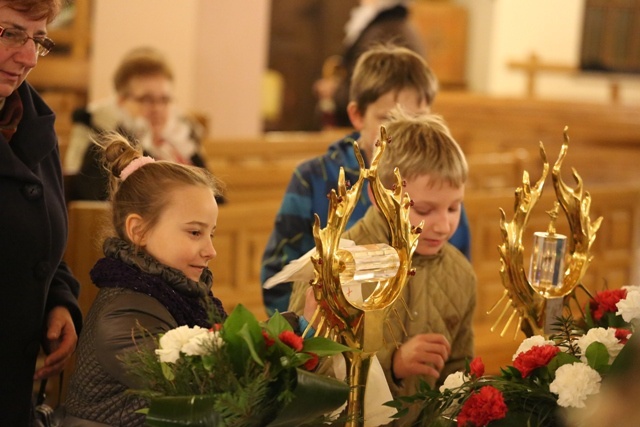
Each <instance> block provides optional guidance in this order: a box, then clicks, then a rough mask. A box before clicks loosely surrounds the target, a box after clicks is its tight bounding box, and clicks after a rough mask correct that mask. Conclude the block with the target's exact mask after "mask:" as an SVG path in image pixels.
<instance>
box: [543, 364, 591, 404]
mask: <svg viewBox="0 0 640 427" xmlns="http://www.w3.org/2000/svg"><path fill="white" fill-rule="evenodd" d="M601 381H602V377H600V374H599V373H598V372H597V371H596V370H595V369H593V368H591V367H590V366H589V365H586V364H584V363H578V362H576V363H573V364H571V365H562V366H560V367H559V368H558V370H557V371H556V379H555V380H553V382H552V383H551V384H550V385H549V390H550V391H551V392H552V393H554V394H557V395H558V405H560V406H562V407H565V408H568V407H573V408H584V407H585V400H586V399H587V397H588V396H590V395H592V394H597V393H598V392H599V391H600V382H601Z"/></svg>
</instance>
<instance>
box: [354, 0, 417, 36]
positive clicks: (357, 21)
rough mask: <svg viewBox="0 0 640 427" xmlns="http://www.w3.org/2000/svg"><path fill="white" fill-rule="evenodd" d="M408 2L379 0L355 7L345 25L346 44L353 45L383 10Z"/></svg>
mask: <svg viewBox="0 0 640 427" xmlns="http://www.w3.org/2000/svg"><path fill="white" fill-rule="evenodd" d="M407 3H409V1H408V0H378V1H376V2H374V4H364V5H361V6H357V7H354V8H353V9H352V10H351V15H350V17H349V20H348V21H347V23H346V24H345V26H344V32H345V36H344V41H343V44H344V46H351V45H352V44H353V43H354V42H355V41H356V40H357V39H358V37H359V36H360V34H362V31H364V29H365V28H367V26H368V25H369V24H370V23H371V21H373V20H374V19H375V17H376V16H378V14H379V13H380V12H381V11H383V10H386V9H391V8H392V7H395V6H398V5H406V4H407Z"/></svg>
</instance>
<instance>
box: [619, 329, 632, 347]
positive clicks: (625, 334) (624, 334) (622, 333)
mask: <svg viewBox="0 0 640 427" xmlns="http://www.w3.org/2000/svg"><path fill="white" fill-rule="evenodd" d="M629 335H631V331H630V330H628V329H624V328H617V329H616V338H617V339H618V341H620V344H626V343H627V341H629Z"/></svg>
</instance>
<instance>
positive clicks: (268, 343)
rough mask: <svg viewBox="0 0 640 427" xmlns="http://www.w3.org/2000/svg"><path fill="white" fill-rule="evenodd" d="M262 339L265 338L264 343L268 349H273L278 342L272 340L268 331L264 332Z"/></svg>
mask: <svg viewBox="0 0 640 427" xmlns="http://www.w3.org/2000/svg"><path fill="white" fill-rule="evenodd" d="M262 337H263V338H264V343H265V344H266V345H267V348H269V347H271V346H272V345H273V344H275V342H276V340H274V339H273V338H271V337H270V336H269V334H268V333H267V332H266V331H262Z"/></svg>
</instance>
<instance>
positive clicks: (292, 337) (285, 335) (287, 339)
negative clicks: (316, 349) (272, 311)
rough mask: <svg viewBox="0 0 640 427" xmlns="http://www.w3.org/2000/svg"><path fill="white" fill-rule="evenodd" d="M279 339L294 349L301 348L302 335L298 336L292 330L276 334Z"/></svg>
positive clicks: (298, 349)
mask: <svg viewBox="0 0 640 427" xmlns="http://www.w3.org/2000/svg"><path fill="white" fill-rule="evenodd" d="M278 338H280V341H282V342H283V343H285V344H286V345H288V346H289V347H291V348H292V349H294V350H295V351H300V350H302V337H299V336H298V335H296V334H295V332H293V331H284V332H281V333H280V335H278Z"/></svg>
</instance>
